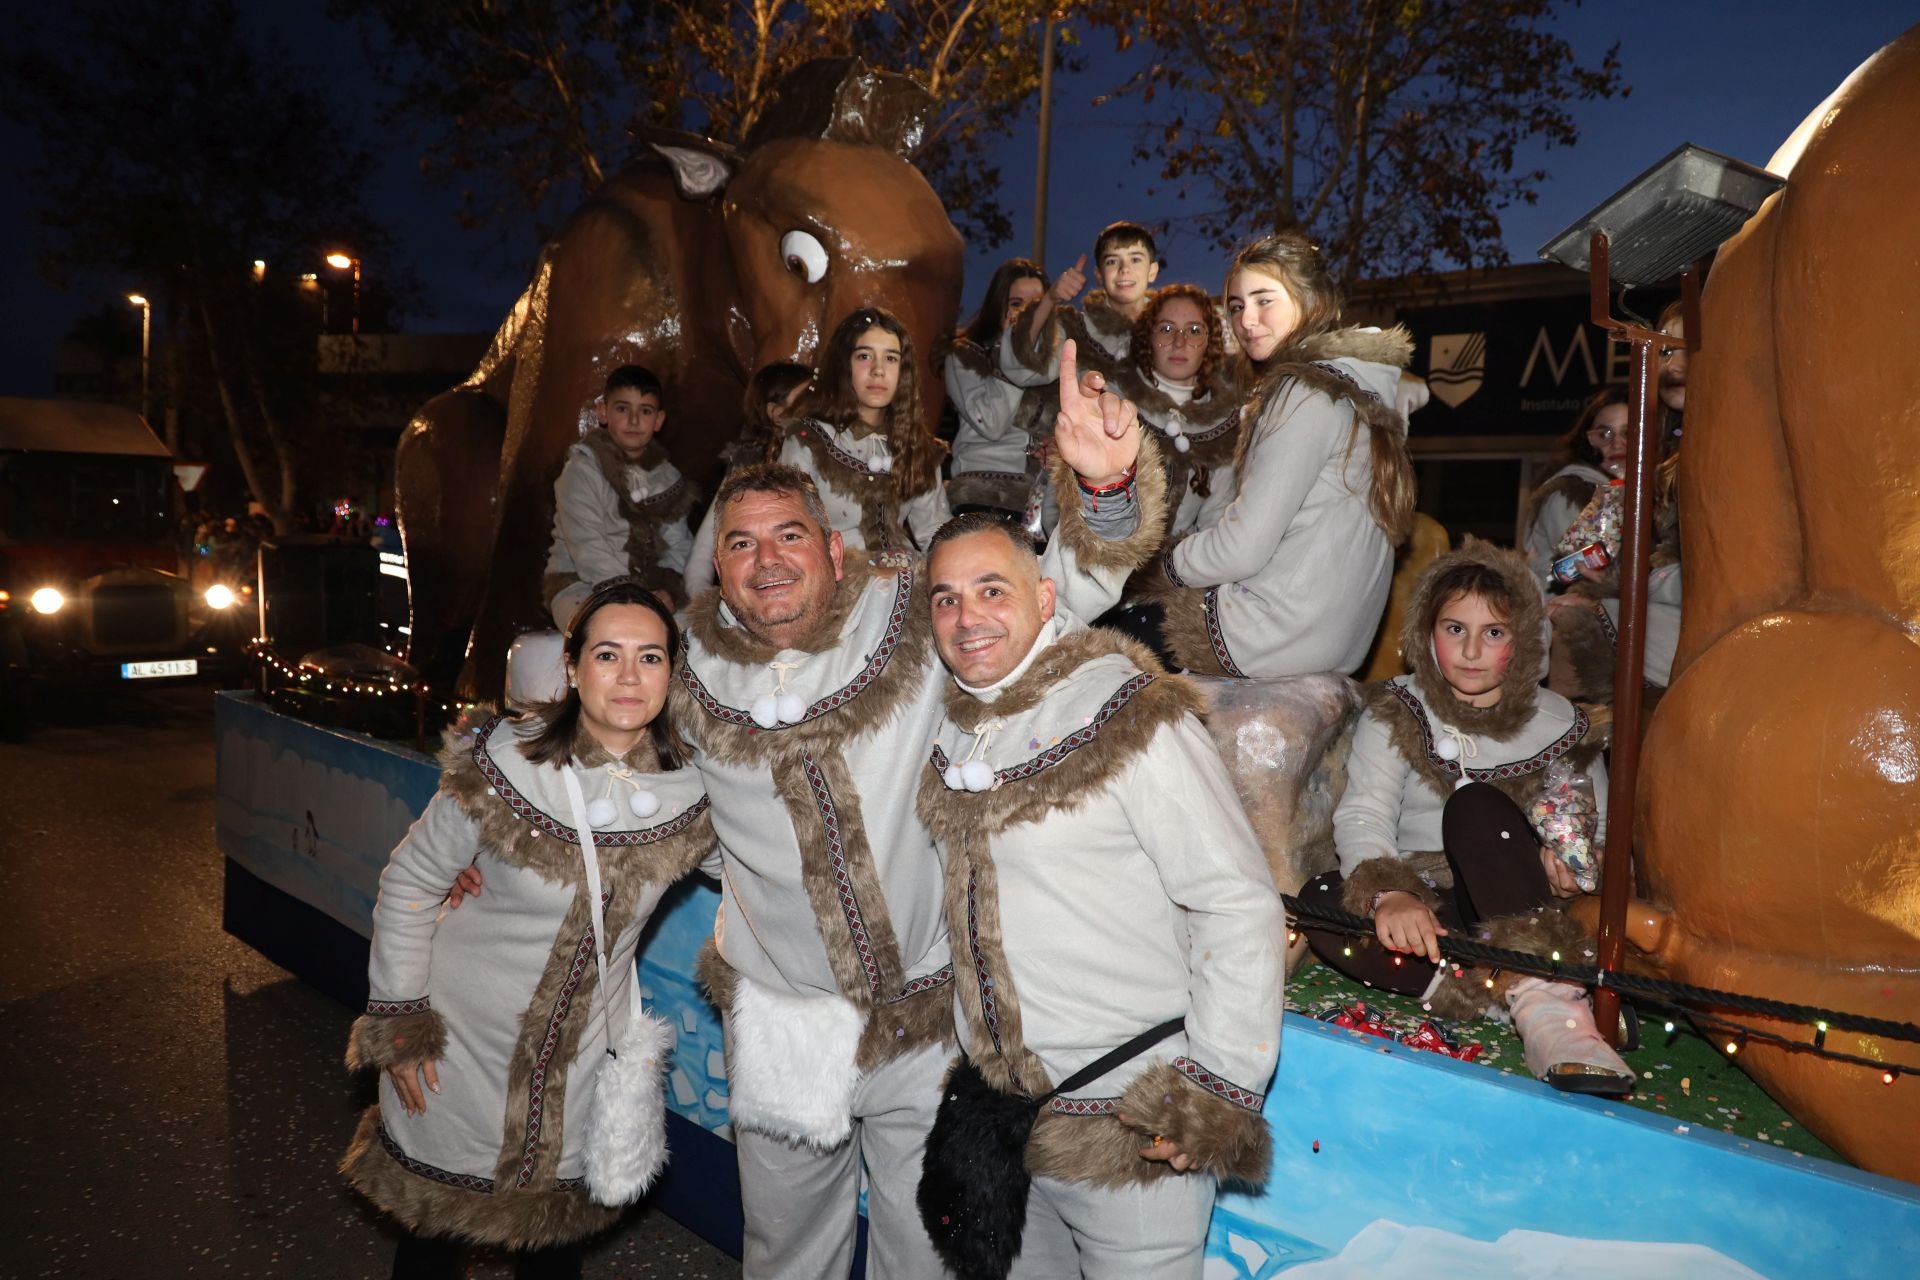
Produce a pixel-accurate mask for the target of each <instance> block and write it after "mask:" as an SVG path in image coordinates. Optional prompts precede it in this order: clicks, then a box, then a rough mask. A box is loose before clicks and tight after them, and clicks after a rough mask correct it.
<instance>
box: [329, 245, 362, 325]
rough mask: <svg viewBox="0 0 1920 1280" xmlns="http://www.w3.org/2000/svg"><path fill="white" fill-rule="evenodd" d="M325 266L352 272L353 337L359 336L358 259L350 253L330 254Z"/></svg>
mask: <svg viewBox="0 0 1920 1280" xmlns="http://www.w3.org/2000/svg"><path fill="white" fill-rule="evenodd" d="M327 265H328V266H330V267H332V268H333V269H334V270H335V271H352V272H353V336H354V337H356V338H357V337H359V336H360V259H359V258H357V257H355V256H354V255H352V254H350V253H338V252H335V253H330V254H328V255H327Z"/></svg>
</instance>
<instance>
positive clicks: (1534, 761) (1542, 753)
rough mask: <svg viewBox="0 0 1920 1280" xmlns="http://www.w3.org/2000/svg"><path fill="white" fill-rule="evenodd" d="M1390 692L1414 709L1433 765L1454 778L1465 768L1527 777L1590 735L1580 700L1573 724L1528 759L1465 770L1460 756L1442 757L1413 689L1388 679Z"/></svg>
mask: <svg viewBox="0 0 1920 1280" xmlns="http://www.w3.org/2000/svg"><path fill="white" fill-rule="evenodd" d="M1387 692H1389V693H1391V694H1392V695H1393V696H1394V697H1396V698H1398V699H1399V700H1400V702H1401V705H1403V706H1405V707H1406V709H1407V710H1409V711H1411V712H1412V713H1413V718H1414V722H1415V723H1416V724H1418V725H1419V726H1420V741H1421V747H1422V749H1423V750H1424V751H1425V752H1426V753H1427V759H1428V761H1429V762H1431V763H1432V765H1433V767H1434V768H1436V769H1438V770H1440V772H1442V773H1444V774H1446V775H1447V776H1449V777H1453V778H1457V777H1459V776H1460V775H1461V773H1462V772H1464V773H1465V774H1466V776H1467V777H1469V778H1471V779H1472V780H1473V781H1475V782H1495V781H1504V780H1506V779H1510V778H1524V777H1526V776H1527V775H1528V774H1530V773H1538V772H1540V770H1542V769H1544V768H1546V767H1547V766H1548V765H1550V764H1552V763H1553V762H1554V761H1555V760H1558V759H1559V758H1560V757H1561V756H1564V755H1566V754H1567V752H1569V751H1571V750H1573V749H1574V748H1575V747H1577V746H1579V745H1580V741H1581V739H1583V738H1585V737H1586V736H1587V729H1588V728H1589V727H1590V726H1589V722H1588V720H1587V713H1586V712H1585V711H1582V710H1581V709H1580V707H1579V706H1578V704H1576V705H1575V706H1574V708H1573V724H1572V725H1571V726H1570V727H1569V728H1568V729H1567V731H1566V732H1565V733H1563V734H1561V735H1560V736H1559V737H1558V738H1556V739H1555V740H1554V741H1552V742H1550V743H1548V744H1547V745H1546V746H1544V747H1542V748H1541V749H1540V750H1539V751H1537V752H1535V753H1534V754H1533V755H1531V756H1528V757H1527V758H1526V759H1525V760H1515V761H1513V762H1512V763H1510V764H1502V765H1495V766H1494V767H1493V768H1491V769H1466V770H1464V771H1463V770H1462V769H1461V767H1460V762H1459V761H1458V760H1442V759H1441V758H1440V757H1439V755H1438V754H1437V753H1436V752H1435V751H1434V749H1433V725H1432V724H1431V723H1430V722H1429V721H1428V720H1427V709H1426V708H1425V707H1424V706H1422V705H1421V703H1420V699H1419V698H1417V697H1415V696H1414V695H1413V694H1412V693H1411V692H1409V691H1408V690H1407V688H1406V687H1405V686H1404V685H1398V684H1395V683H1393V682H1392V681H1391V680H1389V681H1388V682H1387Z"/></svg>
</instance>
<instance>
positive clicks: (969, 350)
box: [946, 335, 1000, 378]
mask: <svg viewBox="0 0 1920 1280" xmlns="http://www.w3.org/2000/svg"><path fill="white" fill-rule="evenodd" d="M946 354H947V357H948V358H949V359H952V360H957V361H959V363H960V367H961V368H963V369H965V370H966V371H967V372H968V373H971V374H972V375H973V376H974V377H976V378H991V377H993V376H994V375H995V374H996V373H998V372H999V371H1000V359H999V356H998V354H997V353H995V352H993V351H991V350H989V349H988V348H986V347H983V346H981V345H979V344H978V343H976V342H974V341H973V340H972V339H971V338H966V337H962V336H959V335H956V336H954V337H953V338H951V339H950V340H949V341H948V343H947V351H946Z"/></svg>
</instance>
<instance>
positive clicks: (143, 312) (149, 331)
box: [140, 302, 153, 419]
mask: <svg viewBox="0 0 1920 1280" xmlns="http://www.w3.org/2000/svg"><path fill="white" fill-rule="evenodd" d="M152 337H153V304H152V303H150V302H143V303H141V304H140V416H141V418H143V419H144V418H146V417H147V416H148V415H147V405H148V397H147V352H148V350H149V348H150V345H151V339H152Z"/></svg>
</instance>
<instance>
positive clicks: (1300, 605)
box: [1156, 232, 1413, 676]
mask: <svg viewBox="0 0 1920 1280" xmlns="http://www.w3.org/2000/svg"><path fill="white" fill-rule="evenodd" d="M1227 314H1228V318H1229V319H1230V320H1231V321H1232V323H1233V327H1234V336H1235V337H1236V338H1237V339H1238V340H1239V343H1240V349H1241V351H1242V352H1244V353H1245V354H1246V356H1247V358H1248V360H1249V361H1250V362H1251V373H1252V375H1253V377H1254V378H1256V379H1257V381H1256V382H1255V384H1254V386H1253V389H1252V393H1251V398H1250V399H1249V401H1248V404H1247V408H1246V411H1245V418H1246V422H1247V424H1248V425H1246V426H1245V427H1243V428H1242V430H1241V437H1240V441H1239V445H1238V450H1237V453H1236V455H1235V458H1234V497H1233V501H1232V502H1231V503H1230V504H1228V506H1227V507H1226V509H1225V510H1224V511H1222V512H1221V513H1220V515H1219V518H1218V519H1215V520H1213V521H1212V522H1211V523H1207V522H1204V521H1203V522H1202V525H1201V527H1200V528H1199V529H1197V530H1196V531H1195V532H1194V533H1192V534H1191V535H1189V536H1188V537H1186V538H1184V539H1182V540H1181V541H1180V542H1179V543H1177V544H1176V545H1174V546H1173V547H1172V548H1171V549H1169V550H1168V551H1167V552H1166V554H1165V555H1164V556H1163V557H1162V558H1161V566H1162V570H1163V577H1164V581H1162V582H1159V583H1158V584H1156V586H1157V591H1156V594H1157V596H1158V598H1159V601H1160V604H1161V606H1162V608H1163V609H1164V610H1165V616H1164V620H1163V621H1162V623H1161V630H1162V634H1163V638H1164V647H1165V649H1166V650H1167V652H1169V653H1170V654H1171V655H1172V657H1173V659H1174V661H1175V662H1176V663H1177V664H1178V665H1179V666H1181V667H1184V668H1186V669H1187V670H1190V671H1196V672H1200V673H1202V674H1205V675H1225V676H1294V675H1303V674H1305V673H1307V672H1311V671H1352V670H1353V669H1354V668H1356V667H1358V666H1359V665H1360V663H1361V662H1362V661H1364V660H1365V658H1366V656H1367V650H1368V648H1369V647H1370V646H1371V645H1372V643H1373V636H1374V632H1375V631H1376V630H1377V629H1378V628H1379V626H1380V617H1381V614H1382V613H1383V612H1384V611H1385V609H1386V604H1387V590H1388V587H1389V585H1390V584H1391V581H1392V577H1393V549H1394V547H1395V546H1397V545H1398V544H1399V543H1400V542H1402V541H1403V540H1405V538H1406V534H1407V530H1408V527H1409V523H1410V521H1411V519H1412V514H1413V465H1412V462H1411V461H1410V460H1409V459H1408V457H1407V446H1406V420H1405V419H1404V418H1402V417H1401V416H1400V414H1399V412H1398V411H1397V410H1396V409H1395V408H1394V405H1395V403H1396V402H1397V400H1398V398H1399V395H1400V371H1401V369H1402V367H1404V366H1405V364H1406V362H1407V359H1408V357H1409V356H1410V354H1411V353H1412V349H1413V344H1412V339H1411V338H1409V337H1408V335H1407V332H1406V330H1404V329H1399V328H1395V329H1391V330H1388V331H1387V332H1384V333H1383V332H1381V331H1379V330H1377V329H1337V328H1335V327H1334V326H1335V325H1336V324H1337V323H1338V321H1339V316H1340V300H1339V295H1338V294H1337V292H1335V290H1334V287H1333V284H1332V281H1331V279H1330V278H1329V277H1328V275H1327V272H1326V267H1325V265H1324V264H1323V263H1322V262H1321V260H1320V255H1319V252H1318V251H1317V250H1316V249H1315V248H1314V247H1313V245H1312V244H1311V243H1310V242H1309V241H1308V240H1307V239H1306V237H1304V236H1302V235H1300V234H1299V233H1297V232H1282V233H1280V234H1278V235H1273V236H1268V237H1267V238H1266V239H1264V240H1261V241H1258V242H1257V243H1255V244H1253V245H1251V246H1249V247H1248V248H1247V249H1244V250H1242V251H1241V253H1240V256H1239V257H1238V258H1236V259H1235V260H1234V265H1233V269H1232V271H1231V272H1230V273H1229V275H1228V279H1227Z"/></svg>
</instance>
